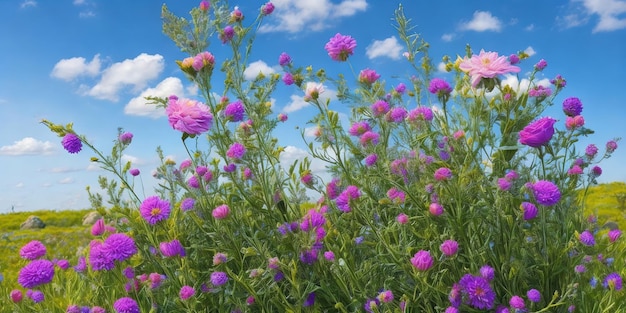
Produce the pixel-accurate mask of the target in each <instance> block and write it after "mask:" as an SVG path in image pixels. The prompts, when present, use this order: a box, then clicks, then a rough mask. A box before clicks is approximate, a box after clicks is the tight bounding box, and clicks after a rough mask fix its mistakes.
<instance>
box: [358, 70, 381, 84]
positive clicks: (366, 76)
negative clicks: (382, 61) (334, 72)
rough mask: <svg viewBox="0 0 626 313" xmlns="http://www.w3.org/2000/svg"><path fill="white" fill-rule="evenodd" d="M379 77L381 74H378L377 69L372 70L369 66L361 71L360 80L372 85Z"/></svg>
mask: <svg viewBox="0 0 626 313" xmlns="http://www.w3.org/2000/svg"><path fill="white" fill-rule="evenodd" d="M379 78H380V75H378V73H376V71H374V70H370V69H369V68H366V69H364V70H361V72H360V73H359V82H360V83H362V84H365V85H368V86H370V85H372V84H373V83H374V82H375V81H376V80H378V79H379Z"/></svg>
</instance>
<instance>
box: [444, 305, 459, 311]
mask: <svg viewBox="0 0 626 313" xmlns="http://www.w3.org/2000/svg"><path fill="white" fill-rule="evenodd" d="M443 313H459V309H457V308H455V307H453V306H449V307H447V308H446V310H445V311H443Z"/></svg>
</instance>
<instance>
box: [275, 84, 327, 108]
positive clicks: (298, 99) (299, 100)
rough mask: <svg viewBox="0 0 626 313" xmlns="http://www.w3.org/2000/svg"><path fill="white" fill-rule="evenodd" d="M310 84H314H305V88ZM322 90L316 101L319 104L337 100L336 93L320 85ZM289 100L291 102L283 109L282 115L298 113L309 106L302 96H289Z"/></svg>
mask: <svg viewBox="0 0 626 313" xmlns="http://www.w3.org/2000/svg"><path fill="white" fill-rule="evenodd" d="M310 84H315V83H313V82H307V86H309V85H310ZM322 88H323V90H324V91H323V92H322V93H320V95H319V99H318V101H319V102H320V103H326V101H328V100H330V101H334V100H336V99H337V92H336V91H334V90H331V89H328V87H327V86H325V85H322ZM290 99H291V102H289V103H288V104H287V105H286V106H285V107H284V108H283V112H284V113H292V112H295V111H299V110H301V109H304V108H306V107H308V106H310V105H311V104H310V103H309V102H306V101H304V96H298V95H291V96H290Z"/></svg>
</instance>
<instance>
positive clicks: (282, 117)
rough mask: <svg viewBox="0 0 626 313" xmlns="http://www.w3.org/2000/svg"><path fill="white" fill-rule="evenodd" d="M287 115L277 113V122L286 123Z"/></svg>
mask: <svg viewBox="0 0 626 313" xmlns="http://www.w3.org/2000/svg"><path fill="white" fill-rule="evenodd" d="M287 118H288V117H287V114H285V113H278V120H279V121H281V122H286V121H287Z"/></svg>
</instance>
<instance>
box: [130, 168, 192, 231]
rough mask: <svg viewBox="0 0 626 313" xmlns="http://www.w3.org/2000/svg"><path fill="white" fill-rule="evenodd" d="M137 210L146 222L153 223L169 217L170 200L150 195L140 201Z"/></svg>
mask: <svg viewBox="0 0 626 313" xmlns="http://www.w3.org/2000/svg"><path fill="white" fill-rule="evenodd" d="M194 177H195V176H194ZM139 212H140V213H141V216H142V217H143V218H144V219H145V220H146V221H147V222H148V224H150V225H154V224H156V223H158V222H160V221H163V220H166V219H167V218H169V217H170V202H169V201H167V200H163V199H161V198H159V197H158V196H151V197H148V198H146V199H145V200H144V201H143V202H142V203H141V206H140V207H139Z"/></svg>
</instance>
